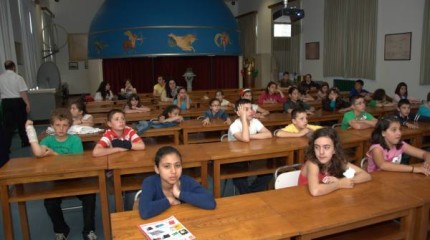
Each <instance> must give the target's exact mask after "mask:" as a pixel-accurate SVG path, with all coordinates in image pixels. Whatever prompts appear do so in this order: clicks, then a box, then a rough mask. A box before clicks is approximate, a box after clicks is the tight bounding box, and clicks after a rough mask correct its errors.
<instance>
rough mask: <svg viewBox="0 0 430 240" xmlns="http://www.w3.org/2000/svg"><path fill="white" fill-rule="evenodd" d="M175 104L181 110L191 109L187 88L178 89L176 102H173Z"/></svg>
mask: <svg viewBox="0 0 430 240" xmlns="http://www.w3.org/2000/svg"><path fill="white" fill-rule="evenodd" d="M173 104H175V105H176V106H178V107H179V108H180V109H181V110H188V109H190V104H191V99H190V95H188V94H187V90H185V88H183V87H180V88H179V89H178V94H177V95H176V97H175V100H173Z"/></svg>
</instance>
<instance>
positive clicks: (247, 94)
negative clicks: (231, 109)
mask: <svg viewBox="0 0 430 240" xmlns="http://www.w3.org/2000/svg"><path fill="white" fill-rule="evenodd" d="M240 98H241V99H248V100H249V101H251V102H252V92H251V89H249V88H245V89H242V90H241V91H240ZM251 106H252V110H253V111H254V112H255V116H254V117H255V118H264V116H267V115H269V114H270V112H269V111H267V110H266V109H264V108H262V107H260V106H258V104H252V105H251Z"/></svg>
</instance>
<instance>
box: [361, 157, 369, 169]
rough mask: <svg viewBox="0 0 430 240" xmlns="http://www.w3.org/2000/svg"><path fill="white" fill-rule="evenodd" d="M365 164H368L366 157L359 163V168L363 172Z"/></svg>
mask: <svg viewBox="0 0 430 240" xmlns="http://www.w3.org/2000/svg"><path fill="white" fill-rule="evenodd" d="M367 164H368V161H367V157H364V158H362V159H361V161H360V167H361V168H362V169H364V170H365V171H367Z"/></svg>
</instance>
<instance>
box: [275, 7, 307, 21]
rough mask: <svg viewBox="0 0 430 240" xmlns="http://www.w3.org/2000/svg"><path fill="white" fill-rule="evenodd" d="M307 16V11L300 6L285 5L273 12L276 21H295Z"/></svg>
mask: <svg viewBox="0 0 430 240" xmlns="http://www.w3.org/2000/svg"><path fill="white" fill-rule="evenodd" d="M304 17H305V11H304V10H303V9H299V8H289V7H285V8H283V9H280V10H278V11H276V12H274V13H273V22H275V23H293V22H295V21H298V20H300V19H302V18H304Z"/></svg>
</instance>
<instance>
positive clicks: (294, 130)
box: [276, 108, 321, 137]
mask: <svg viewBox="0 0 430 240" xmlns="http://www.w3.org/2000/svg"><path fill="white" fill-rule="evenodd" d="M291 121H292V122H293V123H291V124H289V125H288V126H286V127H284V128H282V129H281V130H279V131H278V132H277V133H276V136H277V137H303V136H307V137H311V136H312V134H313V133H314V131H315V130H317V129H320V128H321V126H316V125H310V124H308V115H307V114H306V110H304V109H301V108H296V109H294V110H293V111H292V112H291Z"/></svg>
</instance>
